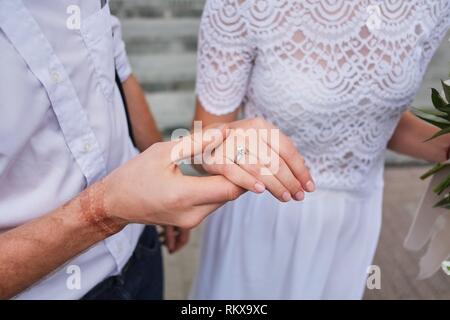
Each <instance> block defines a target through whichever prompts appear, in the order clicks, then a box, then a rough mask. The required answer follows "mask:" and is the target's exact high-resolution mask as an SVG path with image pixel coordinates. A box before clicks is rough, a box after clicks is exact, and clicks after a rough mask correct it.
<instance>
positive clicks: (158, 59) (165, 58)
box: [130, 53, 196, 92]
mask: <svg viewBox="0 0 450 320" xmlns="http://www.w3.org/2000/svg"><path fill="white" fill-rule="evenodd" d="M130 63H131V66H132V68H133V73H134V74H135V75H136V76H137V77H138V79H139V81H140V83H141V84H142V86H143V87H144V89H145V90H146V91H149V92H155V91H168V90H192V89H193V88H194V82H195V72H196V54H195V53H185V54H154V55H130Z"/></svg>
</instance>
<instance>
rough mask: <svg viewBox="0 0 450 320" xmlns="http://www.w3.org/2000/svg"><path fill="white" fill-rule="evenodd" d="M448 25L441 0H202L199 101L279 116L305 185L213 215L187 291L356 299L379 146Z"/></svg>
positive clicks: (372, 231)
mask: <svg viewBox="0 0 450 320" xmlns="http://www.w3.org/2000/svg"><path fill="white" fill-rule="evenodd" d="M449 25H450V0H421V1H419V0H403V1H402V0H398V1H391V0H390V1H371V0H366V1H354V0H301V1H294V0H245V1H244V0H209V1H207V4H206V7H205V11H204V14H203V18H202V22H201V28H200V38H199V39H200V42H199V57H198V76H197V77H198V78H197V94H198V96H199V99H200V101H201V102H202V103H203V106H204V107H205V109H206V110H207V111H209V112H210V113H213V114H218V115H220V114H224V113H228V112H231V111H233V110H235V109H236V108H237V107H239V106H240V105H242V106H243V108H244V114H245V116H246V117H255V116H259V117H263V118H265V119H267V120H268V121H269V122H272V123H273V124H275V125H276V126H278V127H279V128H280V129H281V130H282V131H283V132H284V133H285V134H287V135H289V136H290V137H291V138H292V139H293V141H294V142H295V144H296V146H297V147H298V150H299V151H300V152H301V153H302V155H303V156H304V157H305V159H306V162H307V165H308V166H309V167H310V169H311V173H312V176H313V178H314V180H315V182H316V184H317V191H316V192H314V193H312V194H307V195H306V199H305V200H304V201H303V202H295V201H291V202H289V203H280V202H278V201H277V200H276V199H275V198H273V197H272V196H271V195H270V194H269V193H267V192H266V193H264V194H263V195H256V194H253V193H247V194H246V195H244V196H242V197H241V198H240V199H238V200H236V201H234V202H231V203H228V204H227V205H225V206H224V207H223V208H221V209H219V210H217V211H216V212H215V213H214V214H213V215H211V217H209V218H208V220H207V223H206V227H205V232H204V238H203V243H202V250H201V261H200V267H199V270H198V274H197V277H196V280H195V282H194V287H193V290H192V295H191V296H192V298H194V299H305V298H306V299H307V298H311V299H332V298H343V299H346V298H347V299H359V298H361V297H362V294H363V292H364V288H365V283H366V277H367V273H366V272H367V268H368V267H369V265H370V264H371V263H372V259H373V255H374V252H375V249H376V246H377V241H378V236H379V231H380V226H381V205H382V189H383V161H384V153H385V149H386V144H387V142H388V140H389V138H390V137H391V135H392V133H393V131H394V129H395V126H396V124H397V122H398V120H399V117H400V114H401V113H402V112H403V111H404V110H405V109H406V108H407V107H408V105H409V104H410V103H411V102H412V100H413V98H414V96H415V94H416V92H417V89H418V88H419V86H420V83H421V80H422V77H423V75H424V72H425V69H426V67H427V65H428V62H429V61H430V59H431V57H432V55H433V53H434V51H435V49H436V48H437V47H438V45H439V43H440V42H441V40H442V38H443V36H444V34H445V31H446V30H447V29H448V28H449ZM447 67H448V66H447V65H446V64H444V65H443V68H447ZM405 187H407V186H405ZM381 271H382V270H381Z"/></svg>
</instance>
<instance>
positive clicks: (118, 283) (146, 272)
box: [82, 226, 163, 300]
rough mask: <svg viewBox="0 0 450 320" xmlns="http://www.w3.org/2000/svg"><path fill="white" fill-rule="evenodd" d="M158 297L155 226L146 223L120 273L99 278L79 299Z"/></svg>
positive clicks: (158, 256)
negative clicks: (100, 280)
mask: <svg viewBox="0 0 450 320" xmlns="http://www.w3.org/2000/svg"><path fill="white" fill-rule="evenodd" d="M162 298H163V265H162V255H161V244H160V241H159V236H158V232H157V231H156V228H155V227H154V226H147V227H145V229H144V232H143V233H142V235H141V237H140V239H139V242H138V244H137V246H136V249H135V250H134V253H133V255H132V256H131V258H130V260H129V261H128V263H127V264H126V265H125V267H124V268H123V270H122V273H121V274H120V275H118V276H114V277H109V278H107V279H105V280H103V281H102V282H100V283H99V284H98V285H97V286H95V287H94V288H93V289H91V290H90V291H89V292H88V293H87V294H86V295H85V296H84V297H83V298H82V299H85V300H161V299H162Z"/></svg>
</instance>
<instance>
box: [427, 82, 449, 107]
mask: <svg viewBox="0 0 450 320" xmlns="http://www.w3.org/2000/svg"><path fill="white" fill-rule="evenodd" d="M431 101H432V102H433V106H434V107H435V108H436V109H438V110H439V111H442V112H445V113H449V112H450V107H449V106H448V105H447V102H445V101H444V99H442V97H441V95H440V94H439V92H438V91H437V90H436V89H434V88H432V89H431Z"/></svg>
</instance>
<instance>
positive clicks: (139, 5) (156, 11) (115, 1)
mask: <svg viewBox="0 0 450 320" xmlns="http://www.w3.org/2000/svg"><path fill="white" fill-rule="evenodd" d="M204 3H205V0H111V2H110V7H111V11H112V12H113V13H114V14H115V15H117V16H119V17H198V16H200V15H201V12H202V10H203V6H204Z"/></svg>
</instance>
